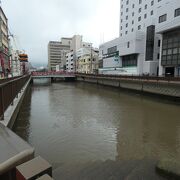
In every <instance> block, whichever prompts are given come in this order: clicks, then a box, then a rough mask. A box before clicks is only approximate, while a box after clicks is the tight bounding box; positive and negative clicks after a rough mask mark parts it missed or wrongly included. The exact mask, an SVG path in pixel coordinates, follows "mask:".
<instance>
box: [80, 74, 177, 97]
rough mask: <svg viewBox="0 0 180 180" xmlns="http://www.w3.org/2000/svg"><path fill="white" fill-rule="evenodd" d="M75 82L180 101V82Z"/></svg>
mask: <svg viewBox="0 0 180 180" xmlns="http://www.w3.org/2000/svg"><path fill="white" fill-rule="evenodd" d="M77 81H83V82H88V83H95V84H100V85H105V86H112V87H117V88H122V89H129V90H135V91H139V92H143V93H149V94H154V95H161V96H167V97H172V98H174V99H176V100H178V101H180V82H170V81H156V80H133V79H121V78H114V79H113V78H108V77H107V78H106V77H94V76H92V77H91V76H77Z"/></svg>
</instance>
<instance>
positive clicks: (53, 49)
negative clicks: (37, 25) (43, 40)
mask: <svg viewBox="0 0 180 180" xmlns="http://www.w3.org/2000/svg"><path fill="white" fill-rule="evenodd" d="M81 48H87V49H91V48H92V43H88V42H83V37H82V36H81V35H74V36H73V37H72V38H61V41H60V42H59V41H50V42H49V44H48V67H49V70H50V71H55V70H56V71H57V70H62V69H63V70H68V71H76V59H77V56H76V52H77V51H78V50H79V49H81Z"/></svg>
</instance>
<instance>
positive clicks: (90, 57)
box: [76, 48, 99, 74]
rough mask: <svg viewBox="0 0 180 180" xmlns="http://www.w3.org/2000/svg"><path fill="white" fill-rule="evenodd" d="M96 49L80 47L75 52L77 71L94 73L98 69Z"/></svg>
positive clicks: (97, 52)
mask: <svg viewBox="0 0 180 180" xmlns="http://www.w3.org/2000/svg"><path fill="white" fill-rule="evenodd" d="M98 55H99V51H98V49H94V48H91V49H88V48H81V49H79V50H78V51H77V52H76V56H77V59H76V72H78V73H87V74H91V73H96V72H97V70H98V67H99V66H98V60H99V58H98Z"/></svg>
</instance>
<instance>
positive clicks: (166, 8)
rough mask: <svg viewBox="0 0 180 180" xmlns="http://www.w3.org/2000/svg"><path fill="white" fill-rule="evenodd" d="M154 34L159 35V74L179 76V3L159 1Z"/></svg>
mask: <svg viewBox="0 0 180 180" xmlns="http://www.w3.org/2000/svg"><path fill="white" fill-rule="evenodd" d="M157 17H158V19H157V21H158V22H157V27H156V33H158V34H160V38H161V43H160V46H161V51H160V61H159V74H160V75H166V76H168V75H170V76H180V1H179V0H171V1H170V0H166V1H163V0H161V2H160V6H159V7H158V11H157Z"/></svg>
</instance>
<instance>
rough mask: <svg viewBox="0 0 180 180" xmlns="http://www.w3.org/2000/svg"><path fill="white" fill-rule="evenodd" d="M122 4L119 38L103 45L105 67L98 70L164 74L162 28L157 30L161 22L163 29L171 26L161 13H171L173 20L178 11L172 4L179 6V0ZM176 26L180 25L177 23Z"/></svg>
mask: <svg viewBox="0 0 180 180" xmlns="http://www.w3.org/2000/svg"><path fill="white" fill-rule="evenodd" d="M120 6H121V7H120V34H119V38H117V39H115V40H112V41H110V42H107V43H104V44H102V45H100V60H101V61H103V65H102V66H103V67H102V68H100V70H99V72H100V73H107V74H126V75H143V74H146V75H158V74H160V75H163V73H162V70H161V71H160V70H159V62H160V61H161V49H162V48H161V42H162V41H161V40H162V35H161V33H162V31H160V30H158V29H160V26H161V25H162V26H163V28H164V31H166V30H167V29H168V26H169V25H168V22H167V24H166V25H165V23H164V22H162V23H160V21H164V19H163V18H165V17H161V16H162V15H164V14H169V16H168V18H169V22H170V21H171V20H172V16H174V14H175V9H173V7H174V6H176V9H177V8H178V7H180V1H178V0H149V1H146V0H121V5H120ZM168 6H169V7H172V8H168ZM177 11H178V10H177ZM170 14H171V15H170ZM177 21H178V20H176V22H177ZM176 26H179V25H178V23H176ZM165 29H166V30H165ZM164 31H163V32H164ZM118 58H119V59H118ZM161 65H162V64H161ZM162 69H163V68H162Z"/></svg>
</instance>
